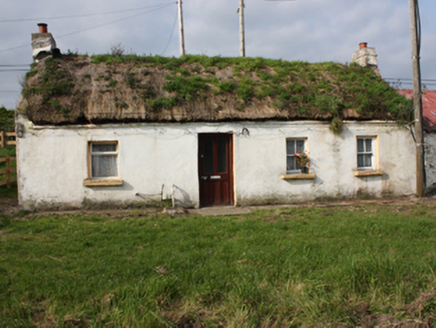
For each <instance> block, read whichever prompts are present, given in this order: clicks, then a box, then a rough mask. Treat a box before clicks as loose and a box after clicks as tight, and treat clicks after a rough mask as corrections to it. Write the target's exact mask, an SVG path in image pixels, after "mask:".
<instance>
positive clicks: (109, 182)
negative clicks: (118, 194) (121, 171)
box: [83, 178, 124, 187]
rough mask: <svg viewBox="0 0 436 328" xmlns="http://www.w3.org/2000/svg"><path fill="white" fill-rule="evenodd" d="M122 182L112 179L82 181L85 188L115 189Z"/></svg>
mask: <svg viewBox="0 0 436 328" xmlns="http://www.w3.org/2000/svg"><path fill="white" fill-rule="evenodd" d="M123 183H124V181H123V180H121V179H117V178H112V179H86V180H84V181H83V185H84V186H85V187H116V186H122V185H123Z"/></svg>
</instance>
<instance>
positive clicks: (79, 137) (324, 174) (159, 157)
mask: <svg viewBox="0 0 436 328" xmlns="http://www.w3.org/2000/svg"><path fill="white" fill-rule="evenodd" d="M20 123H21V124H24V125H25V132H24V135H23V137H22V138H17V139H18V141H17V143H18V146H17V157H18V159H17V160H18V164H17V166H18V176H19V179H18V188H19V203H20V206H21V207H22V208H23V209H35V208H40V209H42V208H68V207H83V206H96V205H99V206H106V204H107V205H126V206H128V205H132V204H133V203H135V204H144V203H147V202H150V201H152V200H154V201H156V200H160V192H161V188H162V185H164V186H165V187H164V196H166V195H170V194H171V192H172V191H171V186H172V185H175V186H176V194H175V195H176V199H177V202H178V204H181V205H184V206H191V207H192V206H194V207H195V206H198V204H199V183H198V163H197V160H198V133H233V134H234V162H235V195H236V196H235V197H236V204H237V205H249V204H268V203H293V202H302V201H312V200H326V199H336V198H354V197H367V196H370V197H383V196H402V195H409V194H413V193H414V192H415V189H414V188H415V158H414V154H415V151H414V145H413V140H412V137H411V135H410V133H409V132H408V131H406V130H404V129H401V128H399V127H398V126H397V125H396V124H395V123H392V124H391V123H382V122H370V123H358V122H350V123H346V124H344V126H343V131H342V133H341V135H340V136H336V135H334V134H333V133H332V132H331V131H330V130H329V126H328V124H326V123H320V122H312V121H310V122H261V123H259V122H257V123H250V122H245V123H186V124H174V123H172V124H116V125H101V126H92V125H89V126H70V127H41V126H33V125H32V124H31V123H30V122H28V121H27V120H26V119H25V118H23V117H21V118H20ZM244 127H245V128H247V129H248V130H249V135H243V134H242V133H241V132H242V129H243V128H244ZM359 135H361V136H373V135H377V136H378V142H379V149H380V154H379V155H380V163H379V164H380V167H379V168H380V170H384V172H385V174H384V175H383V176H376V177H360V178H358V177H355V176H354V175H353V170H354V169H356V166H357V164H356V161H357V159H356V158H357V155H356V136H359ZM299 137H306V138H307V140H308V148H309V150H310V158H311V166H310V170H311V173H315V174H316V178H315V179H314V180H291V181H290V180H287V181H286V180H282V179H281V177H280V176H281V175H283V174H285V173H286V138H299ZM106 140H117V141H118V142H119V149H120V153H119V172H120V178H121V179H123V181H124V185H123V186H120V187H85V186H83V181H84V179H86V178H87V162H86V161H87V143H88V141H106Z"/></svg>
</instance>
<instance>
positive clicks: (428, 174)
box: [425, 133, 436, 193]
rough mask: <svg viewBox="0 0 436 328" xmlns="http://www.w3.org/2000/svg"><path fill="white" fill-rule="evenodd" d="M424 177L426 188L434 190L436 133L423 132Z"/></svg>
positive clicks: (435, 178) (435, 187)
mask: <svg viewBox="0 0 436 328" xmlns="http://www.w3.org/2000/svg"><path fill="white" fill-rule="evenodd" d="M425 178H426V186H427V190H428V191H429V192H431V193H434V192H435V191H436V133H425Z"/></svg>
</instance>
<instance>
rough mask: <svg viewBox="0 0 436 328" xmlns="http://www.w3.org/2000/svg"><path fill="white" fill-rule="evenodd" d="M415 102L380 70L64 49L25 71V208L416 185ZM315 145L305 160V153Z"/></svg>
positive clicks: (214, 201) (350, 193) (320, 194)
mask: <svg viewBox="0 0 436 328" xmlns="http://www.w3.org/2000/svg"><path fill="white" fill-rule="evenodd" d="M407 106H408V102H407V101H406V100H405V98H404V97H402V96H399V95H398V94H397V93H396V92H395V91H394V90H393V89H391V88H390V87H389V86H388V85H387V84H386V83H385V82H384V81H383V80H381V79H380V78H379V77H378V76H377V75H376V74H375V73H374V72H373V71H372V70H370V69H366V68H362V67H359V66H358V65H350V66H349V67H347V66H344V65H341V64H335V63H320V64H309V63H302V62H293V63H291V62H285V61H281V60H266V59H261V58H256V59H253V58H220V57H214V58H207V57H203V56H184V57H181V58H178V59H175V58H162V57H137V56H125V57H113V56H109V55H105V56H94V57H92V58H89V57H87V56H61V58H58V59H53V58H50V57H49V58H48V59H46V60H45V61H42V62H40V63H38V64H37V65H36V66H35V67H34V68H33V70H32V71H31V72H30V73H29V74H28V75H27V82H26V86H25V88H24V90H23V100H22V102H21V104H20V106H19V110H18V111H19V117H18V121H17V132H18V138H17V161H18V163H17V167H18V188H19V204H20V206H21V207H22V208H23V209H42V208H81V207H93V206H107V205H112V206H113V205H118V206H133V205H139V206H142V205H147V204H156V202H160V201H161V199H162V198H163V199H166V198H168V199H172V200H173V202H174V204H175V205H176V206H184V207H204V206H219V205H229V206H237V205H253V204H285V203H295V202H306V201H315V200H326V199H338V198H344V199H345V198H356V197H386V196H389V197H392V196H394V197H395V196H403V195H409V194H413V193H414V190H415V171H416V170H415V149H414V142H413V138H412V136H411V134H410V132H409V131H408V130H407V129H406V128H404V127H403V126H401V125H400V124H399V123H397V121H398V119H399V118H401V109H403V108H406V107H407ZM302 153H305V154H308V158H309V160H310V161H309V163H308V164H307V165H305V164H303V163H302V161H301V160H300V159H301V154H302Z"/></svg>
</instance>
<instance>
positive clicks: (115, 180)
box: [83, 140, 123, 187]
mask: <svg viewBox="0 0 436 328" xmlns="http://www.w3.org/2000/svg"><path fill="white" fill-rule="evenodd" d="M105 144H115V145H116V151H111V152H97V153H96V152H93V151H92V146H93V145H105ZM108 155H114V156H116V159H115V162H116V170H117V172H116V173H117V175H116V176H107V177H96V176H93V172H92V157H93V156H108ZM119 155H120V144H119V142H118V140H107V141H88V145H87V166H88V173H87V174H88V178H87V179H85V180H84V182H83V185H84V186H85V187H105V186H121V185H123V180H121V179H120V165H119V160H120V156H119Z"/></svg>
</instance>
